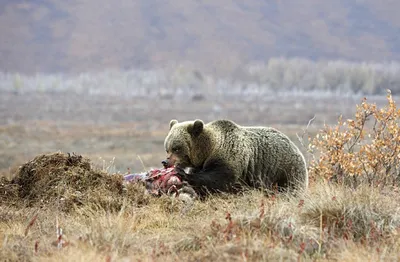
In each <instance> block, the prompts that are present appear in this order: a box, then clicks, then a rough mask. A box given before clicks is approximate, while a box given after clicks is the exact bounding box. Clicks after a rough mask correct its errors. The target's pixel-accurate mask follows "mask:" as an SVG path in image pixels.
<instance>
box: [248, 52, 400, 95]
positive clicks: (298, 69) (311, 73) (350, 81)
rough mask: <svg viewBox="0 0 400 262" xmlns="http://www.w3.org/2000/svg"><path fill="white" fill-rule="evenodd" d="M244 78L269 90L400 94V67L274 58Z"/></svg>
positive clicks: (394, 64) (259, 65)
mask: <svg viewBox="0 0 400 262" xmlns="http://www.w3.org/2000/svg"><path fill="white" fill-rule="evenodd" d="M244 75H245V77H246V78H247V79H248V80H250V81H256V82H257V83H258V84H260V85H266V86H268V87H269V88H271V89H274V90H279V89H300V90H319V91H323V90H327V91H344V92H352V93H364V94H384V93H385V92H386V89H390V90H392V93H397V94H398V93H400V63H398V62H388V63H368V62H362V63H356V62H348V61H341V60H337V61H318V62H315V61H311V60H307V59H301V58H293V59H285V58H273V59H270V60H269V61H268V62H266V63H255V64H251V65H248V66H246V67H245V70H244Z"/></svg>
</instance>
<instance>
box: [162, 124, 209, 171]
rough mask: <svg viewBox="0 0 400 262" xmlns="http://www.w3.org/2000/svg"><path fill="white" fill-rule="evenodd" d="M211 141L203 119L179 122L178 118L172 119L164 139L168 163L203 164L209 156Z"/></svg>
mask: <svg viewBox="0 0 400 262" xmlns="http://www.w3.org/2000/svg"><path fill="white" fill-rule="evenodd" d="M209 141H210V139H209V137H208V135H207V132H205V126H204V123H203V121H201V120H198V119H197V120H194V121H185V122H181V123H178V121H177V120H171V121H170V123H169V133H168V135H167V137H166V138H165V141H164V147H165V151H166V152H167V160H166V161H167V165H168V166H173V165H176V166H179V167H181V168H186V167H200V166H202V165H203V163H204V161H205V160H206V157H207V151H208V150H207V148H209Z"/></svg>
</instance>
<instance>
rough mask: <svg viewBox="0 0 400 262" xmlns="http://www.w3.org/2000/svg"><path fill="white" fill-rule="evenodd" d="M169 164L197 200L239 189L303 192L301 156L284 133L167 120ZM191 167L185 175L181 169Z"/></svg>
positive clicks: (225, 122)
mask: <svg viewBox="0 0 400 262" xmlns="http://www.w3.org/2000/svg"><path fill="white" fill-rule="evenodd" d="M164 146H165V150H166V151H167V161H168V162H169V164H170V165H176V166H177V169H178V171H179V172H180V173H181V174H182V176H183V179H184V180H186V181H187V182H188V183H189V184H190V185H191V186H193V187H194V188H195V190H196V191H197V192H198V193H199V194H200V195H205V194H206V193H207V192H209V193H213V192H234V191H236V190H237V189H240V188H242V187H243V186H248V187H252V188H261V187H263V188H267V189H273V187H274V186H277V187H278V189H280V190H282V189H283V190H286V189H295V188H297V187H301V188H306V187H307V185H308V173H307V168H306V162H305V159H304V156H303V154H302V153H301V152H300V150H299V149H298V148H297V147H296V145H295V144H294V143H293V142H292V141H291V140H290V139H289V138H288V137H287V136H286V135H284V134H283V133H282V132H280V131H278V130H276V129H274V128H270V127H254V126H252V127H245V126H240V125H238V124H236V123H234V122H232V121H230V120H216V121H213V122H210V123H208V124H204V123H203V121H201V120H195V121H185V122H181V123H178V121H177V120H171V122H170V130H169V133H168V135H167V137H166V138H165V141H164ZM187 167H190V168H192V172H190V174H187V173H185V172H184V171H183V169H185V168H187Z"/></svg>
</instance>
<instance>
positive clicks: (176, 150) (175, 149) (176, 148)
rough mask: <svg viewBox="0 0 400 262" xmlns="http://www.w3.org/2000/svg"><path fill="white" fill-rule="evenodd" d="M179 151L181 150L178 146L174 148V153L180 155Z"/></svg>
mask: <svg viewBox="0 0 400 262" xmlns="http://www.w3.org/2000/svg"><path fill="white" fill-rule="evenodd" d="M179 151H181V148H180V147H178V146H175V147H173V148H172V152H174V153H178V152H179Z"/></svg>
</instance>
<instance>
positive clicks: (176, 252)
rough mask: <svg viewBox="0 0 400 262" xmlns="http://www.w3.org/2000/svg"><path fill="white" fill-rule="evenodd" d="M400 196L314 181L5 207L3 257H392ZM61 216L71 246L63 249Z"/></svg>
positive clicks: (1, 213)
mask: <svg viewBox="0 0 400 262" xmlns="http://www.w3.org/2000/svg"><path fill="white" fill-rule="evenodd" d="M399 200H400V199H399V196H398V194H396V193H395V192H380V191H378V190H377V189H374V188H370V187H366V186H365V187H359V188H357V189H356V190H352V189H349V188H344V187H342V186H335V185H327V184H317V185H313V186H312V187H311V188H310V190H309V192H301V193H300V194H299V195H298V196H297V197H293V196H284V195H281V196H275V197H266V196H265V195H264V194H262V192H258V191H249V192H245V193H243V194H242V195H238V196H229V195H225V196H218V197H217V196H214V197H210V198H209V199H207V200H205V201H204V202H200V201H196V202H183V201H181V200H178V199H174V198H169V197H161V198H153V199H150V200H149V202H148V204H147V205H145V206H142V207H137V206H134V205H123V206H122V208H121V209H120V210H119V211H114V212H112V211H110V210H108V209H98V208H97V209H96V210H95V209H93V208H92V207H90V206H81V207H79V208H78V209H77V210H76V212H74V213H66V212H56V211H55V210H51V209H47V210H39V211H38V210H37V209H33V208H17V207H10V206H8V205H7V203H2V204H1V209H0V243H1V245H2V246H1V251H0V252H1V254H0V256H1V257H3V258H6V259H7V260H9V261H137V260H141V261H161V260H162V261H176V260H184V261H199V260H200V261H204V260H205V261H211V260H212V261H217V260H218V261H271V260H272V261H278V260H285V261H298V260H299V259H300V260H309V259H316V260H319V261H328V260H336V259H338V260H339V261H365V260H373V261H376V260H385V261H386V260H396V259H399V258H400V256H399V255H398V254H400V238H399V232H400V231H399V226H400V205H399V204H398V203H399ZM126 203H128V202H126ZM35 214H38V215H37V218H36V220H35V221H33V222H32V219H33V218H34V217H35ZM57 220H58V224H59V227H60V228H62V230H63V235H62V241H65V242H63V243H64V245H63V246H60V247H57V234H56V225H57ZM30 224H32V225H31V226H29V225H30ZM36 243H37V247H36V248H35V244H36Z"/></svg>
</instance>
